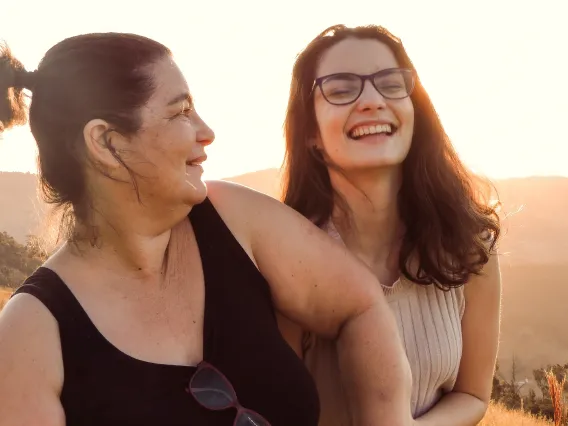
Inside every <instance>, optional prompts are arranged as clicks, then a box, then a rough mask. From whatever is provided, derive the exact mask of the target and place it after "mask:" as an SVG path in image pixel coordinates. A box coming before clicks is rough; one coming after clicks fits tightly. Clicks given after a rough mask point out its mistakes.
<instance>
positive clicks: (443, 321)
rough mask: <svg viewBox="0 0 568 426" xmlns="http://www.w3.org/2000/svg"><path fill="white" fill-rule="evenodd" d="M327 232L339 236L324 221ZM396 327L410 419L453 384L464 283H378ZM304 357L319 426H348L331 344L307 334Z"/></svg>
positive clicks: (333, 349) (421, 412) (436, 400)
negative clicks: (407, 371) (444, 286)
mask: <svg viewBox="0 0 568 426" xmlns="http://www.w3.org/2000/svg"><path fill="white" fill-rule="evenodd" d="M326 230H327V231H328V233H329V234H330V235H331V236H332V237H333V238H335V239H337V240H338V241H341V237H340V236H339V233H338V232H337V231H336V229H335V228H334V227H333V226H332V225H329V226H328V227H326ZM383 291H384V294H385V296H386V299H387V302H388V304H389V306H390V308H391V309H392V311H393V313H394V316H395V318H396V322H397V325H398V329H399V333H400V337H401V338H402V342H403V345H404V348H405V350H406V355H407V357H408V361H409V363H410V367H411V370H412V380H413V386H412V399H411V408H412V414H413V417H414V418H417V417H419V416H420V415H422V414H424V413H425V412H426V411H428V410H429V409H430V408H431V407H432V406H433V405H435V404H436V402H438V400H439V399H440V398H441V397H442V395H443V394H444V393H447V392H449V391H451V390H452V389H453V387H454V384H455V382H456V378H457V374H458V369H459V364H460V360H461V354H462V332H461V319H462V317H463V313H464V310H465V299H464V293H463V286H462V287H459V288H457V289H451V290H449V291H442V290H439V289H438V288H436V287H435V286H433V285H430V286H421V285H418V284H415V283H412V282H410V281H408V280H406V279H404V278H401V279H399V280H397V281H396V282H395V283H394V284H393V285H392V286H391V287H386V286H383ZM304 359H305V362H306V365H307V367H308V369H309V370H310V371H311V373H312V375H313V376H314V379H315V381H316V384H317V386H318V390H319V393H320V401H321V416H320V423H319V424H320V426H351V425H350V421H349V417H348V415H347V409H346V401H345V398H344V396H343V390H342V388H341V384H340V380H339V368H338V363H337V353H336V350H335V344H334V343H332V342H330V341H326V340H322V339H319V338H315V337H314V336H308V337H307V338H306V339H305V342H304Z"/></svg>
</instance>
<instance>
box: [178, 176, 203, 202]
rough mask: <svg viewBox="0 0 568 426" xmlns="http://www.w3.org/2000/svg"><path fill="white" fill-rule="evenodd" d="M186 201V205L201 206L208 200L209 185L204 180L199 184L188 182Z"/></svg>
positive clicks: (185, 194)
mask: <svg viewBox="0 0 568 426" xmlns="http://www.w3.org/2000/svg"><path fill="white" fill-rule="evenodd" d="M184 192H185V193H184V197H183V198H184V201H185V202H186V204H189V205H195V204H200V203H202V202H203V201H205V198H207V185H205V182H203V181H202V180H199V181H198V182H189V181H188V182H186V188H185V191H184Z"/></svg>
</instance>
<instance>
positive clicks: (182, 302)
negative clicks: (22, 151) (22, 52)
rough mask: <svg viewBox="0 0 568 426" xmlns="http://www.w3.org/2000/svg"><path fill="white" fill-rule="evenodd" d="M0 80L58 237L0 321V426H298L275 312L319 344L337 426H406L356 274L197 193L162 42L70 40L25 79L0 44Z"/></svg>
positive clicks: (399, 366)
mask: <svg viewBox="0 0 568 426" xmlns="http://www.w3.org/2000/svg"><path fill="white" fill-rule="evenodd" d="M198 59H199V58H197V60H198ZM0 82H1V84H2V85H3V87H1V88H0V89H3V96H2V100H1V103H0V122H1V123H2V128H6V129H7V128H10V127H11V126H13V125H16V124H23V123H24V122H25V121H26V119H27V117H26V111H25V109H24V103H23V94H22V89H23V88H26V89H30V90H31V91H32V92H33V98H32V101H31V106H30V111H29V121H30V126H31V129H32V133H33V135H34V137H35V139H36V141H37V144H38V148H39V165H40V182H41V185H42V188H43V192H44V194H45V195H46V197H47V201H49V202H51V203H53V204H55V205H56V206H58V207H59V208H61V209H62V210H63V213H64V221H63V226H62V230H63V231H68V232H67V233H66V242H65V243H64V244H63V245H62V246H61V248H60V249H59V250H58V251H57V252H56V253H55V254H54V255H53V256H51V257H50V258H49V260H47V262H46V263H45V264H44V265H43V266H42V267H41V268H39V269H38V270H37V271H36V272H35V273H34V274H33V275H32V276H31V277H29V278H28V279H27V280H26V282H25V283H24V285H23V286H22V287H21V288H20V289H19V290H18V291H17V294H16V295H15V296H14V297H13V298H12V299H11V300H10V302H9V303H8V304H7V305H6V307H5V308H4V309H3V310H2V312H1V314H0V348H1V349H0V401H1V403H0V425H1V426H16V425H43V426H62V425H68V426H78V425H80V426H89V425H105V426H114V425H120V426H126V425H136V426H145V425H148V426H150V425H152V426H155V425H168V426H176V425H179V426H182V425H184V426H185V425H190V424H191V425H210V426H230V425H234V426H253V425H256V426H259V425H261V426H266V425H270V424H271V425H273V426H277V425H281V426H290V425H294V426H299V425H305V426H315V425H316V424H317V422H318V415H319V410H318V408H319V407H318V396H317V393H316V389H315V386H314V383H313V381H312V379H311V377H310V375H309V373H308V371H307V370H306V368H305V367H304V365H303V364H302V362H301V360H299V359H298V358H297V357H296V355H295V354H294V352H293V351H292V350H291V349H290V347H289V346H288V345H287V344H286V342H285V341H284V340H283V339H282V336H281V335H280V332H279V330H278V326H277V322H276V318H275V313H276V312H277V313H278V314H280V315H283V316H285V317H287V318H289V319H290V320H293V321H296V322H298V323H300V324H302V326H304V327H305V328H306V329H308V330H310V331H311V332H314V333H316V334H318V335H321V336H327V337H329V338H331V339H333V340H334V341H335V342H336V344H337V349H338V352H339V354H340V367H341V371H342V378H343V381H342V382H343V384H344V386H345V387H346V389H348V390H349V394H350V396H351V398H350V402H351V405H350V407H351V415H352V420H353V422H354V423H355V424H358V425H382V424H389V425H399V426H406V425H409V424H411V422H412V419H411V415H410V410H409V406H408V403H407V400H406V399H407V398H409V395H410V388H411V380H410V372H409V368H408V364H407V363H406V360H405V359H404V352H403V348H402V345H401V342H400V340H399V339H398V337H397V333H396V324H395V322H394V317H393V316H392V314H391V313H390V311H389V310H388V307H387V305H386V303H385V299H384V297H383V296H382V294H381V293H380V291H377V288H378V287H377V284H376V278H375V277H374V276H373V275H372V274H371V273H370V272H369V271H368V270H367V269H366V268H365V267H364V265H361V264H360V263H359V262H358V261H357V260H356V259H355V258H354V257H353V256H351V255H350V254H349V253H348V251H347V250H345V249H343V248H341V247H338V246H336V245H334V244H333V243H332V242H330V240H329V238H328V237H327V236H326V235H325V233H323V232H321V231H320V230H318V229H317V228H316V227H315V226H313V224H311V223H310V222H309V221H307V220H306V219H304V218H302V217H301V215H299V214H297V213H296V212H294V211H293V210H292V209H289V208H288V207H286V206H284V205H283V204H281V203H279V202H277V201H276V200H272V199H270V198H268V197H266V196H262V195H260V194H259V193H256V192H253V191H250V190H248V189H245V188H244V187H239V186H236V185H231V184H227V183H221V182H211V183H210V184H209V185H208V186H207V187H206V185H205V184H204V183H203V181H202V180H201V175H202V166H201V164H202V163H203V162H204V161H205V159H206V156H205V147H206V146H207V145H208V144H210V143H211V142H213V139H214V135H213V132H212V131H211V129H210V128H209V127H208V126H207V125H206V124H205V123H204V122H203V121H202V120H201V118H200V117H199V115H198V114H197V113H196V111H195V109H194V105H193V101H192V98H191V95H190V92H189V89H188V86H187V83H186V81H185V79H184V77H183V75H182V74H181V72H180V70H179V69H178V67H177V66H176V64H175V62H174V61H173V59H172V56H171V54H170V52H169V50H168V49H167V48H166V47H164V46H163V45H161V44H159V43H157V42H155V41H152V40H149V39H147V38H144V37H140V36H136V35H129V34H114V33H109V34H88V35H81V36H78V37H72V38H69V39H66V40H64V41H62V42H61V43H59V44H57V45H55V46H54V47H53V48H51V49H50V50H49V51H48V52H47V53H46V55H45V57H44V58H43V59H42V61H41V63H40V64H39V67H38V69H37V71H35V72H27V71H26V70H25V69H24V68H23V66H22V64H21V63H20V62H18V61H17V60H16V59H15V58H14V57H13V56H12V55H11V53H10V52H9V51H7V50H6V51H4V52H3V54H2V55H0ZM345 288H350V291H349V292H348V293H347V294H346V293H345V291H344V289H345ZM230 408H233V409H230Z"/></svg>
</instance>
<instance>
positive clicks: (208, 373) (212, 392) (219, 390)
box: [189, 367, 254, 424]
mask: <svg viewBox="0 0 568 426" xmlns="http://www.w3.org/2000/svg"><path fill="white" fill-rule="evenodd" d="M189 390H190V392H191V394H192V395H193V397H194V398H195V399H196V400H197V401H198V402H199V403H200V404H201V405H203V406H204V407H205V408H207V409H209V410H223V409H225V408H228V407H231V406H233V405H234V403H235V401H236V396H235V393H234V391H233V389H232V387H231V386H230V385H229V383H227V381H226V380H225V378H224V377H223V376H221V375H220V374H219V373H218V372H217V371H216V370H214V369H213V368H209V367H204V368H201V369H199V370H198V371H197V372H196V373H195V374H194V376H193V377H192V379H191V383H190V384H189ZM243 424H246V423H243ZM251 424H254V423H251Z"/></svg>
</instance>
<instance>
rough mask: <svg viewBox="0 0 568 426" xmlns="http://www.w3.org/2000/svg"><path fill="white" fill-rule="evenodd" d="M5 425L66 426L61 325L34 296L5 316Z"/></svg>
mask: <svg viewBox="0 0 568 426" xmlns="http://www.w3.org/2000/svg"><path fill="white" fill-rule="evenodd" d="M0 347H1V348H2V350H1V351H0V400H1V401H2V404H0V425H24V424H29V425H39V424H43V425H49V426H51V425H53V426H55V425H57V426H60V425H63V424H64V415H63V411H62V408H61V404H60V402H59V394H60V393H61V388H62V386H63V362H62V358H61V347H60V343H59V331H58V326H57V321H56V320H55V318H54V317H53V316H52V315H51V313H50V312H49V310H48V309H47V308H46V307H45V306H44V305H43V304H42V303H41V302H40V301H39V300H38V299H36V298H35V297H34V296H32V295H29V294H18V295H16V296H14V297H13V298H12V299H11V300H10V301H9V302H8V303H7V304H6V306H5V307H4V309H3V310H2V311H1V312H0Z"/></svg>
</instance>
